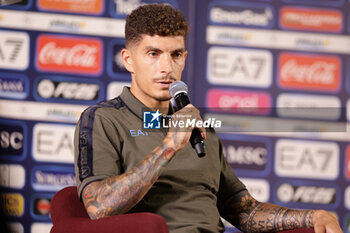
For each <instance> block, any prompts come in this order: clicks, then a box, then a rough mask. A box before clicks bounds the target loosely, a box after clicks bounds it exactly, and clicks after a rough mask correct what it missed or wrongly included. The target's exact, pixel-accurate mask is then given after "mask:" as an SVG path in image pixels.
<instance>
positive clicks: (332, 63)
mask: <svg viewBox="0 0 350 233" xmlns="http://www.w3.org/2000/svg"><path fill="white" fill-rule="evenodd" d="M340 70H341V62H340V60H339V58H338V57H336V56H316V55H310V54H292V53H282V54H281V55H280V57H279V83H280V85H281V86H282V87H285V88H291V89H304V90H320V91H322V90H323V91H337V90H338V89H339V85H340V79H341V74H340V72H341V71H340Z"/></svg>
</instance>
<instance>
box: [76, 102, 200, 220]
mask: <svg viewBox="0 0 350 233" xmlns="http://www.w3.org/2000/svg"><path fill="white" fill-rule="evenodd" d="M177 113H178V115H180V116H184V117H185V118H197V119H198V118H200V115H199V111H198V110H197V109H195V108H194V107H193V106H192V105H188V106H186V107H185V108H183V109H181V110H180V111H178V112H177ZM180 118H181V117H180ZM182 120H183V119H182ZM191 132H192V129H188V130H187V131H186V132H185V131H184V130H183V129H181V128H179V127H174V128H171V129H170V131H169V132H168V134H167V136H166V137H165V139H164V140H163V142H162V144H161V145H160V146H158V147H156V148H155V149H154V150H153V151H152V152H151V153H150V154H148V155H146V156H145V158H144V159H143V160H142V161H141V162H140V163H139V164H137V165H136V166H135V167H133V168H132V169H131V170H129V171H127V172H126V173H123V174H121V175H118V176H114V177H109V178H106V179H104V180H101V181H96V182H93V183H90V184H88V185H87V186H86V187H85V188H84V190H83V192H82V199H83V202H84V205H85V208H86V210H87V213H88V214H89V216H90V218H92V219H98V218H103V217H108V216H112V215H117V214H123V213H126V212H128V211H129V210H130V209H131V208H132V207H134V206H135V205H136V204H137V203H138V202H139V201H140V200H141V199H142V198H143V197H144V196H145V194H146V193H147V192H148V191H149V189H150V188H151V187H152V185H153V183H154V182H155V181H156V180H157V179H158V177H159V175H160V173H161V172H162V171H163V170H164V168H165V166H166V165H167V164H168V162H169V161H170V160H171V158H172V157H173V156H174V154H175V152H176V151H179V150H181V149H182V148H183V147H184V146H185V145H186V144H187V143H188V141H189V139H190V136H191ZM202 132H204V131H203V130H202ZM202 136H203V138H205V133H202Z"/></svg>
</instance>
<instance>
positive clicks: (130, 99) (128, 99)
mask: <svg viewBox="0 0 350 233" xmlns="http://www.w3.org/2000/svg"><path fill="white" fill-rule="evenodd" d="M120 98H121V99H122V100H123V101H124V103H125V105H126V106H127V107H128V108H129V109H130V111H132V112H133V113H134V114H135V115H136V116H137V117H139V118H140V119H143V112H145V111H147V112H152V111H153V110H151V109H150V108H148V107H147V106H146V105H144V104H143V103H142V102H141V101H140V100H138V99H137V98H136V97H135V96H134V95H133V94H132V93H131V92H130V87H127V86H125V87H124V88H123V91H122V93H121V94H120ZM173 113H174V109H173V106H172V105H171V103H169V112H168V115H172V114H173Z"/></svg>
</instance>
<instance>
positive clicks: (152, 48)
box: [145, 46, 162, 52]
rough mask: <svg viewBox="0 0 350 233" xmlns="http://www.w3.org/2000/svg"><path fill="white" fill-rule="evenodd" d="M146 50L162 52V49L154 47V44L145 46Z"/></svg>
mask: <svg viewBox="0 0 350 233" xmlns="http://www.w3.org/2000/svg"><path fill="white" fill-rule="evenodd" d="M145 50H146V51H155V52H162V50H161V49H159V48H156V47H153V46H147V47H146V48H145Z"/></svg>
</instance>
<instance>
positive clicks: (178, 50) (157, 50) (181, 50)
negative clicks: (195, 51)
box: [145, 46, 186, 53]
mask: <svg viewBox="0 0 350 233" xmlns="http://www.w3.org/2000/svg"><path fill="white" fill-rule="evenodd" d="M145 50H146V51H154V52H163V50H161V49H159V48H156V47H153V46H147V47H146V48H145ZM185 51H186V49H185V48H179V49H175V50H173V51H171V52H172V53H178V52H185Z"/></svg>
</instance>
